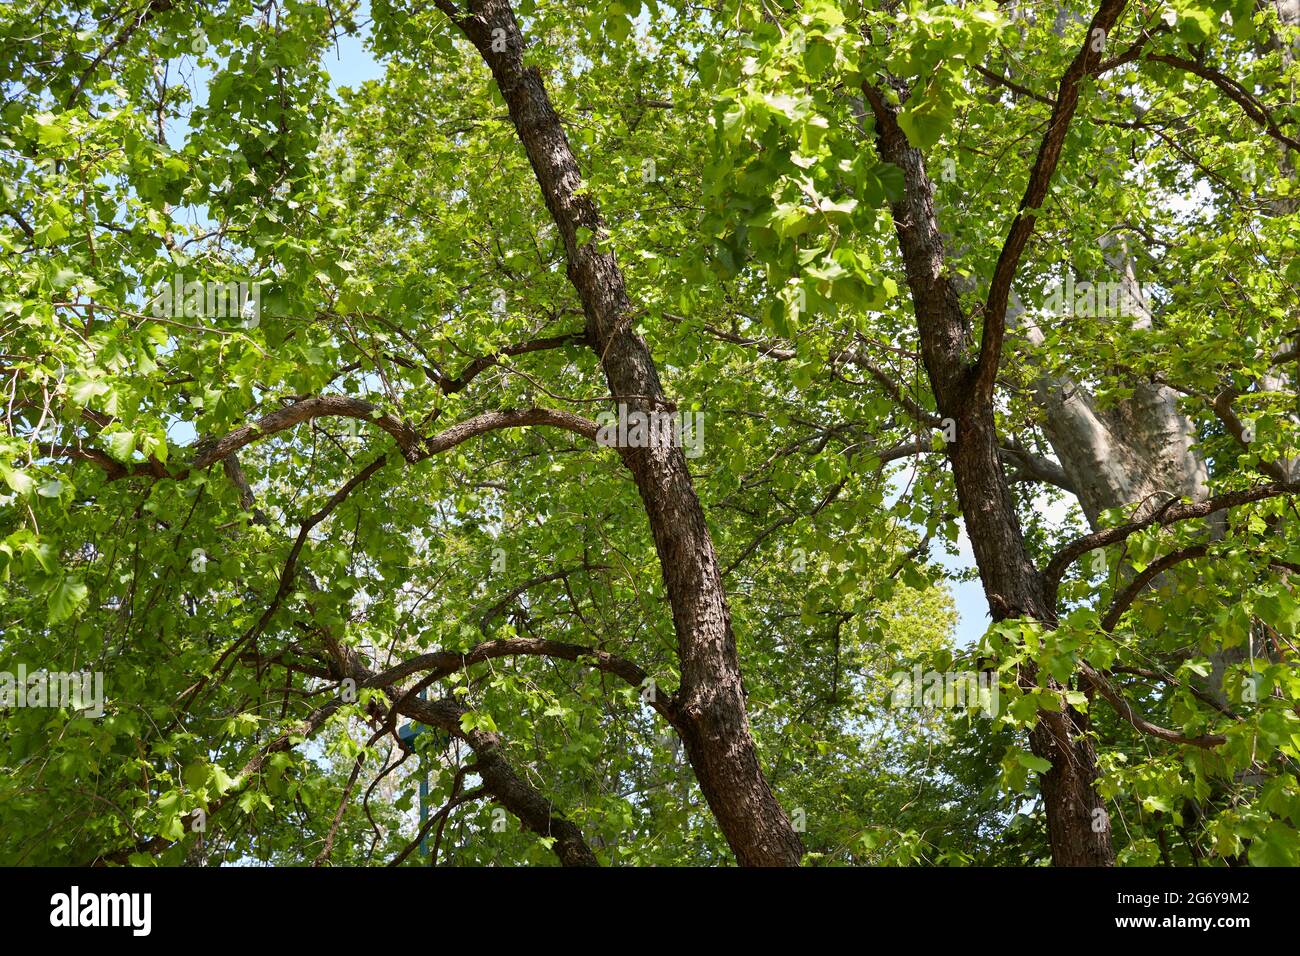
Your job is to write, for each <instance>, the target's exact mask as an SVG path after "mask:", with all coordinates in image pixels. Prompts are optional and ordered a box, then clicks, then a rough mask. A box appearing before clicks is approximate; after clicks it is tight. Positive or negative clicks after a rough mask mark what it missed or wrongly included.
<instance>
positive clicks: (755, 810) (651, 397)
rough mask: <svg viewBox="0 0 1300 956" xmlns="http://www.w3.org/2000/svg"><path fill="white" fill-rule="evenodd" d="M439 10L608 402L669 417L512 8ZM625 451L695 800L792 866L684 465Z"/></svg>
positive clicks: (743, 858)
mask: <svg viewBox="0 0 1300 956" xmlns="http://www.w3.org/2000/svg"><path fill="white" fill-rule="evenodd" d="M443 9H444V11H445V12H448V15H449V16H451V17H452V19H453V20H454V21H455V22H456V23H457V24H458V26H459V27H460V28H461V29H462V30H463V31H464V32H465V34H466V36H467V37H468V38H469V39H470V41H471V42H472V43H473V44H474V45H475V47H477V48H478V50H479V53H480V54H482V56H483V59H484V60H485V61H486V62H487V64H488V66H489V67H490V69H491V70H492V75H493V77H494V78H495V80H496V83H497V86H498V88H499V89H500V90H501V94H502V96H503V97H504V99H505V101H506V105H507V107H508V109H509V111H510V118H511V120H512V121H513V123H514V125H515V128H516V130H517V132H518V135H519V139H520V141H521V142H522V143H523V146H524V149H525V151H526V152H527V154H528V159H529V162H530V163H531V164H532V167H533V172H534V174H535V175H536V178H537V182H538V184H539V185H540V186H541V189H542V195H543V197H544V199H545V201H546V206H547V208H548V209H549V210H550V213H551V217H552V218H553V219H554V221H555V223H556V225H557V227H558V228H559V230H560V234H561V236H562V237H563V239H564V245H565V250H566V253H567V258H568V277H569V280H570V281H571V282H572V284H573V286H574V288H575V289H576V290H577V292H578V295H579V297H580V298H581V300H582V306H583V311H584V313H585V315H586V319H587V330H588V334H589V336H590V339H591V342H592V347H593V349H594V350H595V352H596V354H597V355H598V356H599V357H600V361H601V366H602V368H603V370H604V373H605V378H606V380H607V382H608V383H609V389H610V394H611V395H612V396H613V397H614V400H615V401H616V402H618V403H619V404H620V405H623V406H625V407H626V408H627V409H628V411H629V412H642V413H655V412H657V413H665V412H674V411H675V407H674V406H673V404H672V403H671V402H669V401H668V399H667V398H666V397H665V395H664V391H663V386H662V385H661V384H660V381H659V374H658V372H657V370H656V368H655V364H654V360H653V358H652V357H651V355H650V351H649V349H648V348H647V346H646V344H645V341H644V340H643V339H642V338H641V336H639V335H638V334H637V333H636V332H635V330H634V328H633V324H634V322H633V315H632V308H631V305H630V303H629V301H628V298H627V292H626V290H625V286H624V282H623V275H622V272H621V270H620V269H619V267H618V264H617V262H615V260H614V256H613V254H612V253H608V252H601V251H600V250H599V249H598V246H597V241H596V240H598V239H599V238H600V237H601V236H602V235H603V234H604V232H605V229H604V223H603V222H602V220H601V217H600V213H599V211H598V210H597V208H596V204H595V202H594V201H593V200H592V198H591V197H590V196H589V195H587V194H586V193H585V192H583V191H582V176H581V173H580V171H579V169H578V164H577V160H576V159H575V158H574V156H573V152H572V151H571V150H570V148H569V143H568V140H567V138H566V136H565V133H564V127H563V125H562V124H561V122H560V119H559V117H558V116H557V115H556V113H555V110H554V109H553V108H552V106H551V102H550V98H549V97H548V95H547V93H546V89H545V87H544V85H543V83H542V80H541V76H540V75H539V74H538V72H537V70H536V69H534V68H531V67H526V66H525V65H524V62H523V53H524V41H523V37H522V35H521V33H520V30H519V25H518V23H517V22H516V20H515V17H514V13H513V11H512V10H511V8H510V5H509V3H508V2H506V0H473V2H471V3H470V10H471V14H470V15H469V16H467V17H461V16H458V15H457V14H456V13H455V11H454V9H452V8H451V7H450V5H449V4H444V5H443ZM580 230H587V231H589V233H588V232H583V233H580ZM620 451H621V454H622V457H623V461H624V463H625V464H626V465H627V467H628V469H629V470H630V471H631V473H632V477H633V479H634V481H635V482H636V486H637V490H638V491H639V492H640V494H641V500H642V501H643V502H644V504H645V510H646V515H647V516H648V518H649V521H650V529H651V532H652V534H653V536H654V542H655V549H656V551H657V552H658V555H659V563H660V566H661V568H662V570H663V575H664V583H665V585H666V588H667V592H668V600H669V603H670V604H671V606H672V614H673V626H674V629H675V631H676V635H677V653H678V657H679V660H680V663H681V671H682V684H681V688H680V690H679V692H678V695H677V697H676V703H677V708H678V713H679V715H680V716H679V720H678V726H677V730H678V732H679V733H680V734H681V736H682V739H683V741H684V742H685V744H686V752H687V755H688V757H689V759H690V761H691V765H692V767H693V768H694V771H695V776H696V779H697V780H698V781H699V785H700V789H701V791H702V792H703V793H704V797H705V799H706V800H707V801H708V804H709V807H710V809H711V810H712V811H713V814H714V816H715V818H716V819H717V821H718V826H719V827H720V828H721V829H722V832H723V834H724V835H725V837H726V839H727V842H728V843H729V844H730V846H731V849H732V851H733V852H734V853H735V855H736V860H737V861H738V862H739V863H740V864H741V865H742V866H780V865H785V866H793V865H796V864H798V862H799V860H800V858H801V857H802V856H803V845H802V843H801V842H800V839H799V836H798V834H796V833H795V831H794V828H793V827H792V826H791V824H790V820H789V818H788V817H787V816H786V814H785V811H784V810H783V809H782V808H781V805H780V804H779V803H778V802H777V800H776V797H775V795H774V794H773V793H772V790H771V788H770V787H769V786H768V783H767V780H766V778H765V777H764V776H763V772H762V768H761V767H760V766H759V761H758V752H757V750H756V749H755V747H754V741H753V737H752V736H751V734H750V729H749V716H748V713H747V711H746V707H745V694H744V689H743V688H742V686H741V677H740V663H739V659H738V657H737V653H736V639H735V636H734V634H733V633H732V630H731V614H730V611H729V610H728V608H727V600H726V594H725V593H724V591H723V588H722V576H721V574H720V571H719V567H718V561H717V555H716V553H715V551H714V548H713V541H712V538H711V537H710V535H709V530H708V526H707V524H706V523H705V518H704V510H703V508H701V506H700V502H699V498H698V497H697V496H696V493H695V488H694V485H693V483H692V481H691V476H690V472H689V471H688V470H687V467H686V458H685V455H684V454H683V453H682V449H681V448H680V447H677V446H676V445H672V446H665V445H662V444H660V445H658V447H650V448H628V449H621V450H620Z"/></svg>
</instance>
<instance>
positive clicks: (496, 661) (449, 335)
mask: <svg viewBox="0 0 1300 956" xmlns="http://www.w3.org/2000/svg"><path fill="white" fill-rule="evenodd" d="M1076 7H1077V8H1076ZM2 16H3V19H2V20H0V23H2V24H3V32H2V33H0V36H2V37H3V38H4V39H3V51H4V52H3V56H2V57H0V83H2V84H3V91H4V106H3V110H2V115H3V117H4V132H5V139H4V141H3V142H0V147H2V148H3V152H2V153H0V163H3V166H4V173H5V182H6V183H9V184H12V185H6V187H5V191H4V196H3V202H4V204H5V209H4V212H5V215H6V216H7V219H8V224H7V225H6V227H5V228H4V229H3V230H0V244H2V246H3V251H4V266H3V269H0V276H2V278H0V284H2V286H0V288H2V290H3V295H2V296H0V299H2V300H3V301H2V302H0V309H3V315H4V319H3V322H4V326H3V339H0V343H2V345H0V347H3V349H4V352H3V353H2V354H0V363H2V364H3V372H4V375H5V379H6V381H7V391H8V396H7V398H8V400H7V402H6V405H7V408H6V416H5V422H6V428H5V430H4V432H3V433H2V434H0V478H3V480H4V482H5V484H6V486H7V488H8V489H9V491H10V492H11V494H9V495H8V496H7V505H6V507H5V508H4V511H3V513H0V563H2V566H3V571H2V572H0V573H3V574H4V576H5V578H4V583H3V584H2V585H0V587H3V589H4V591H3V593H4V605H5V611H4V617H3V621H2V622H0V629H2V633H3V635H4V641H3V652H2V653H3V658H2V660H3V663H4V666H6V667H8V668H9V669H10V670H15V669H16V668H17V666H18V665H19V664H27V665H29V666H30V668H31V669H32V670H35V669H37V668H46V669H48V670H63V671H68V670H74V671H75V670H87V671H97V672H101V673H102V674H103V676H104V683H105V684H106V686H107V687H108V691H107V694H106V700H105V707H104V713H103V715H102V716H94V715H92V714H86V713H84V712H81V711H82V710H84V708H82V709H80V710H79V708H78V707H77V706H74V705H71V704H68V703H67V702H64V704H63V706H62V707H47V706H40V707H31V706H12V707H9V708H8V709H6V710H5V711H4V715H3V720H4V722H5V729H6V735H5V739H6V741H7V743H6V747H7V748H8V754H7V759H6V760H5V765H6V766H7V767H9V768H11V772H10V773H9V774H7V775H6V777H5V782H4V783H3V785H0V786H2V787H3V790H0V820H3V822H4V826H2V827H0V831H3V832H4V833H5V834H6V836H5V837H4V838H3V840H0V847H3V849H2V850H0V858H2V859H5V860H7V861H10V862H91V861H95V862H110V863H117V862H130V863H147V862H151V861H154V860H162V861H165V862H181V861H183V860H187V859H188V860H189V861H190V862H219V861H223V860H231V859H239V858H241V857H248V856H256V857H259V858H262V859H267V860H275V861H277V862H287V863H301V862H315V863H318V864H319V863H325V862H340V861H348V862H362V861H371V860H374V859H376V858H379V859H386V860H388V861H390V862H399V863H400V862H415V861H416V859H418V854H415V853H414V847H415V845H416V843H418V842H419V841H418V840H414V841H413V840H412V839H411V837H412V836H413V835H414V834H413V833H412V832H411V831H410V826H409V824H408V823H407V822H406V815H407V814H408V813H409V812H410V807H411V795H410V793H409V789H410V786H409V780H410V779H412V778H409V777H407V778H406V779H407V780H408V784H407V785H403V784H401V783H400V782H399V781H400V780H402V779H403V777H404V776H405V775H406V774H407V773H408V772H409V771H410V769H411V767H412V766H413V765H415V764H416V763H420V765H421V766H422V767H423V768H424V769H422V770H420V771H418V772H419V773H421V774H422V773H425V772H431V773H432V774H433V776H434V782H433V787H432V801H433V804H434V812H433V813H432V814H431V816H430V818H429V821H428V825H427V827H425V829H424V832H423V833H422V834H420V836H422V837H427V838H428V839H429V842H431V843H432V845H433V846H434V850H433V852H434V854H435V855H438V856H439V858H440V859H442V860H444V861H451V862H456V863H484V862H489V861H494V860H509V861H522V860H527V861H540V860H541V859H542V858H543V857H544V856H545V855H546V854H550V855H551V856H552V857H553V858H555V859H558V861H559V862H561V863H564V864H576V865H588V864H593V863H597V862H629V863H656V862H695V863H711V862H719V861H723V860H734V861H735V862H737V863H740V864H741V865H794V864H797V863H800V862H801V861H802V862H816V861H826V862H831V863H843V862H856V863H860V862H881V861H893V862H963V861H969V860H978V861H981V862H1033V861H1037V860H1039V859H1042V858H1044V857H1045V856H1047V855H1050V858H1051V859H1052V860H1053V861H1054V862H1055V863H1057V864H1060V865H1108V864H1110V863H1112V862H1114V860H1115V851H1116V850H1117V849H1118V850H1119V852H1120V860H1121V861H1122V862H1126V861H1133V862H1148V861H1150V860H1152V859H1155V858H1163V859H1164V860H1165V861H1166V862H1169V863H1175V862H1177V863H1199V862H1202V861H1203V860H1207V859H1211V858H1214V859H1223V860H1227V861H1229V862H1234V863H1236V862H1243V861H1246V862H1251V863H1263V864H1268V863H1278V862H1282V863H1287V862H1298V861H1300V834H1297V832H1296V825H1297V823H1300V820H1297V819H1296V818H1295V817H1294V815H1293V814H1294V812H1295V811H1294V807H1295V806H1296V805H1297V804H1296V803H1295V793H1296V778H1295V765H1294V761H1295V760H1296V759H1300V752H1297V747H1300V736H1297V734H1300V727H1297V716H1296V712H1295V709H1294V700H1295V696H1296V690H1297V688H1296V686H1295V677H1294V668H1293V666H1292V665H1291V663H1290V654H1291V651H1292V648H1291V646H1290V643H1289V639H1290V638H1291V637H1292V636H1293V634H1294V632H1295V625H1296V623H1297V622H1298V621H1300V606H1298V605H1297V602H1296V600H1295V597H1294V596H1293V592H1292V584H1291V582H1290V581H1289V578H1288V575H1290V574H1292V573H1294V572H1295V571H1296V570H1297V569H1300V548H1298V547H1297V545H1298V544H1300V543H1298V542H1297V541H1296V540H1295V539H1294V531H1293V530H1292V529H1291V527H1290V525H1289V523H1288V522H1287V521H1286V516H1287V515H1288V514H1289V513H1290V512H1291V509H1292V507H1293V506H1292V505H1291V501H1290V496H1291V495H1292V494H1294V493H1295V491H1296V490H1298V489H1300V483H1297V480H1296V476H1295V473H1294V466H1293V464H1292V463H1293V462H1294V461H1295V460H1297V456H1296V452H1295V449H1294V447H1293V445H1294V441H1295V433H1296V425H1297V424H1298V422H1300V419H1297V417H1296V412H1297V406H1296V399H1295V394H1294V381H1293V377H1292V376H1291V374H1290V367H1291V363H1292V360H1293V359H1294V354H1293V352H1292V351H1291V348H1292V346H1291V342H1292V338H1293V337H1294V335H1295V330H1294V328H1293V326H1292V323H1291V321H1290V317H1291V316H1292V315H1293V314H1294V311H1295V303H1294V299H1293V291H1292V289H1291V286H1290V280H1292V279H1294V277H1295V276H1294V274H1293V273H1294V272H1295V268H1296V266H1295V264H1294V263H1295V259H1294V257H1293V256H1292V252H1293V249H1294V242H1293V241H1292V239H1291V238H1290V235H1289V230H1290V226H1291V217H1292V216H1293V215H1294V212H1295V210H1294V207H1293V205H1292V204H1291V203H1290V201H1289V199H1288V197H1289V195H1290V193H1291V190H1292V179H1293V177H1292V175H1291V169H1292V167H1291V158H1290V153H1289V151H1290V150H1291V149H1292V148H1293V147H1295V145H1296V141H1295V140H1294V139H1293V136H1294V129H1295V124H1296V122H1297V120H1300V116H1297V115H1296V112H1295V109H1296V108H1295V106H1294V104H1293V103H1292V102H1291V98H1290V97H1291V94H1290V84H1291V82H1292V81H1293V79H1294V74H1295V71H1296V65H1295V62H1294V58H1293V57H1292V56H1291V52H1290V51H1291V42H1292V39H1293V37H1294V35H1295V33H1296V26H1295V23H1296V19H1297V18H1296V15H1295V10H1294V8H1293V5H1286V4H1284V5H1283V6H1281V7H1280V8H1275V7H1272V6H1268V5H1265V6H1261V7H1259V8H1258V9H1256V8H1255V7H1253V6H1251V5H1249V4H1247V5H1245V6H1243V5H1242V4H1241V3H1230V2H1220V0H1216V2H1213V3H1203V4H1199V5H1197V4H1196V3H1191V2H1189V3H1186V4H1182V5H1178V6H1176V7H1175V6H1170V7H1165V8H1161V9H1160V10H1149V9H1146V8H1137V7H1131V6H1130V5H1128V4H1127V3H1126V2H1125V0H1102V2H1101V3H1100V5H1099V6H1090V7H1084V6H1082V5H1073V4H1070V5H1066V6H1064V7H1062V8H1060V10H1059V11H1055V12H1054V13H1053V17H1049V16H1048V15H1047V12H1046V11H1044V10H1041V9H1037V8H1033V7H1024V8H1021V7H1017V6H1015V5H1011V4H1008V5H1005V6H1003V7H1000V8H999V7H998V6H997V5H995V4H992V3H980V4H975V3H962V4H955V5H946V4H935V5H926V4H923V3H918V4H913V5H911V6H909V7H907V8H906V9H904V8H902V7H901V6H899V5H895V4H886V5H880V6H871V7H866V6H862V5H858V4H841V3H836V2H832V0H814V2H805V3H794V2H790V3H783V4H779V5H778V4H767V5H762V6H759V7H752V8H751V7H750V6H749V5H746V4H730V3H724V4H719V5H715V6H712V7H710V8H708V9H706V10H696V9H694V8H689V7H686V6H678V5H675V4H668V3H647V4H642V3H636V4H630V3H623V2H614V3H599V4H594V3H593V4H589V5H582V4H579V5H575V4H563V5H561V4H549V3H536V2H532V0H516V2H515V3H514V4H513V5H512V4H511V3H510V2H508V0H459V2H457V0H435V2H433V3H424V2H415V0H399V2H387V0H385V2H378V0H376V2H373V3H372V5H371V7H370V8H369V9H367V8H364V7H358V6H357V5H356V4H352V5H345V6H344V7H342V8H339V9H336V8H335V7H333V6H332V5H330V4H324V3H317V2H311V0H294V2H290V0H273V2H271V3H268V4H263V5H257V6H255V5H253V4H251V3H240V2H236V3H234V4H205V3H198V2H194V3H184V4H181V3H173V2H170V0H151V2H144V3H141V4H140V5H138V6H135V7H133V8H129V9H125V10H122V9H118V8H117V7H115V6H113V5H111V4H97V3H93V2H83V3H71V4H56V5H52V6H47V7H44V8H42V9H40V10H37V11H28V10H19V9H8V10H6V11H5V13H4V14H3V15H2ZM355 36H365V37H367V38H368V40H367V42H368V43H369V45H370V48H371V50H372V52H373V54H374V56H375V57H376V58H377V59H378V60H379V61H380V63H381V64H382V67H383V69H382V75H381V76H379V78H377V79H373V80H367V81H365V82H362V83H360V84H356V85H353V86H344V87H340V86H337V85H336V84H334V83H333V81H332V80H331V79H330V77H329V76H328V74H327V72H326V68H325V66H324V65H323V64H325V63H327V62H328V55H327V53H328V50H329V48H330V47H331V45H332V44H334V43H335V42H336V41H338V40H340V39H343V38H347V37H355ZM1247 161H1248V162H1247ZM1248 171H1249V174H1248ZM1247 257H1248V258H1247ZM1040 303H1041V304H1040ZM633 489H635V494H633V493H632V491H633ZM1060 503H1064V504H1066V505H1068V506H1070V508H1069V510H1068V511H1067V513H1066V517H1065V518H1064V520H1053V519H1051V518H1050V517H1049V514H1050V513H1051V512H1052V511H1053V510H1055V509H1058V508H1059V506H1060ZM1075 505H1077V507H1075ZM962 532H964V538H963V536H962ZM962 541H965V542H968V543H969V547H970V553H971V554H972V555H973V561H974V567H975V570H976V571H977V573H978V576H979V578H980V580H981V583H982V587H983V590H984V594H985V597H986V599H987V604H988V611H989V615H990V617H991V619H992V626H991V627H990V628H989V630H988V632H987V634H986V635H985V636H984V638H983V639H982V640H981V641H980V642H979V643H978V645H977V646H973V647H956V648H954V647H953V644H952V616H951V614H950V612H949V610H948V607H949V605H948V598H947V596H946V594H945V593H944V578H946V577H949V576H951V574H952V572H951V571H950V570H948V567H950V566H951V556H954V555H957V554H958V553H959V548H960V546H961V543H962ZM945 552H946V553H947V555H948V556H949V558H948V559H947V561H946V562H945V560H943V558H944V554H945ZM946 565H947V566H946ZM914 664H915V665H916V666H917V667H918V669H919V668H921V667H923V666H924V668H925V669H926V670H927V672H928V673H948V674H951V673H953V672H954V671H962V672H963V673H967V672H968V673H971V674H975V673H978V674H982V675H985V676H986V677H987V676H989V675H992V677H993V681H994V684H995V685H997V686H998V689H999V690H1000V698H1001V705H1000V706H998V707H995V708H991V709H990V712H989V714H987V715H984V716H981V715H979V714H977V713H971V714H969V715H965V714H964V713H963V714H958V713H956V712H951V711H949V710H947V709H944V707H943V706H942V704H940V705H939V710H938V711H937V712H933V713H929V712H922V713H920V714H917V713H912V712H911V711H909V710H908V709H907V707H903V708H902V709H899V708H898V707H897V706H895V705H896V704H897V701H896V700H891V693H890V685H891V681H894V680H896V675H897V674H898V673H906V672H907V670H908V668H910V667H912V666H913V665H914ZM963 668H964V670H963ZM892 696H894V697H896V696H897V695H896V694H895V695H892ZM402 721H405V722H411V723H413V724H416V725H423V726H424V727H427V728H429V729H430V730H431V732H430V733H426V734H419V735H417V736H416V737H415V743H414V745H411V744H405V743H401V742H399V741H398V740H397V739H396V737H395V736H394V732H395V730H396V728H397V726H398V724H399V722H402ZM873 741H878V742H873ZM376 766H377V767H378V769H377V770H376V769H375V767H376ZM399 768H403V769H402V771H401V773H399ZM1031 772H1032V773H1033V774H1035V775H1036V779H1031V776H1030V774H1031ZM914 791H915V792H914ZM51 805H54V806H59V807H60V808H64V812H65V813H66V820H67V821H68V822H71V824H72V825H71V826H68V825H65V821H64V820H61V819H51V817H50V812H49V807H50V806H51ZM1016 809H1019V810H1020V811H1021V812H1019V813H1011V812H1009V811H1012V810H1016ZM1117 813H1119V814H1121V815H1122V818H1123V820H1124V827H1123V828H1122V831H1121V829H1120V828H1116V827H1113V826H1112V823H1111V821H1112V819H1113V818H1115V816H1116V814H1117ZM506 814H509V815H512V816H513V817H514V818H515V820H516V821H517V826H507V825H506ZM516 831H517V832H516Z"/></svg>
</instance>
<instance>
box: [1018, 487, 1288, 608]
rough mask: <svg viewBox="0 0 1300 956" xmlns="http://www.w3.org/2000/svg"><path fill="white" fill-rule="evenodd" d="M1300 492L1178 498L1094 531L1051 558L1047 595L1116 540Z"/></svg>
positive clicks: (1267, 489)
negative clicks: (1078, 565) (1095, 552)
mask: <svg viewBox="0 0 1300 956" xmlns="http://www.w3.org/2000/svg"><path fill="white" fill-rule="evenodd" d="M1297 493H1300V482H1293V481H1292V482H1274V483H1272V484H1267V485H1260V486H1258V487H1256V488H1248V489H1244V490H1242V491H1229V492H1225V493H1224V494H1221V495H1215V496H1213V497H1211V498H1206V499H1205V500H1204V501H1197V502H1190V503H1188V502H1182V501H1180V500H1179V499H1177V498H1173V499H1170V501H1169V502H1168V503H1167V504H1166V505H1164V506H1163V507H1161V508H1158V509H1157V510H1156V511H1155V512H1154V513H1153V514H1152V515H1151V516H1150V517H1149V518H1145V519H1143V520H1142V521H1130V522H1128V523H1127V524H1121V525H1116V526H1115V527H1113V528H1104V529H1102V530H1101V531H1095V532H1093V533H1092V534H1086V535H1084V536H1083V537H1081V538H1075V539H1074V540H1073V541H1071V542H1070V543H1069V544H1067V545H1066V546H1065V547H1063V548H1062V549H1061V550H1060V551H1058V552H1057V553H1056V555H1055V556H1054V557H1053V558H1052V560H1051V561H1049V562H1048V564H1047V570H1046V571H1044V572H1043V573H1044V576H1045V578H1046V580H1047V587H1048V594H1049V595H1050V596H1051V597H1052V599H1053V601H1055V596H1056V592H1057V590H1058V589H1059V588H1060V585H1061V578H1062V577H1064V575H1065V572H1066V570H1067V569H1068V568H1069V567H1070V565H1071V564H1073V563H1074V562H1075V561H1077V560H1078V559H1079V558H1080V557H1082V556H1083V555H1085V554H1087V553H1088V552H1089V551H1093V550H1096V549H1097V548H1104V547H1106V546H1107V545H1110V544H1114V543H1115V542H1117V541H1123V540H1124V539H1125V538H1127V537H1129V536H1130V535H1132V534H1136V533H1137V532H1139V531H1143V530H1145V529H1147V528H1151V527H1162V528H1163V527H1167V526H1168V525H1171V524H1175V523H1177V522H1179V521H1190V520H1192V519H1194V518H1205V517H1207V516H1209V515H1212V514H1215V513H1216V512H1219V511H1226V510H1227V509H1229V508H1235V507H1237V506H1239V505H1246V504H1251V503H1253V502H1256V501H1264V500H1267V499H1268V498H1276V497H1278V496H1280V495H1293V494H1297Z"/></svg>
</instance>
